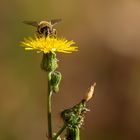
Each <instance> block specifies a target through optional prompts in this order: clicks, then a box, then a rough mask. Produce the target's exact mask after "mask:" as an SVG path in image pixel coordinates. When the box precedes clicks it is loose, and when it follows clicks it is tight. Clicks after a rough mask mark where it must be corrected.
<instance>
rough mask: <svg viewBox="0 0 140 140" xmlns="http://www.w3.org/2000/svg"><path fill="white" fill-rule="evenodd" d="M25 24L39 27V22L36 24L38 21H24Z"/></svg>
mask: <svg viewBox="0 0 140 140" xmlns="http://www.w3.org/2000/svg"><path fill="white" fill-rule="evenodd" d="M23 23H25V24H28V25H32V26H35V27H37V26H38V22H36V21H23Z"/></svg>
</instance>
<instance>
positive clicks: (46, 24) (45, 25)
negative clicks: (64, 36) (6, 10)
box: [23, 19, 61, 37]
mask: <svg viewBox="0 0 140 140" xmlns="http://www.w3.org/2000/svg"><path fill="white" fill-rule="evenodd" d="M60 21H61V19H53V20H50V21H40V22H36V21H23V23H25V24H28V25H31V26H34V27H37V31H36V32H37V36H38V37H41V36H43V35H45V36H46V37H47V36H48V35H49V36H53V37H56V35H57V32H56V29H54V28H53V27H54V25H56V24H57V23H58V22H60Z"/></svg>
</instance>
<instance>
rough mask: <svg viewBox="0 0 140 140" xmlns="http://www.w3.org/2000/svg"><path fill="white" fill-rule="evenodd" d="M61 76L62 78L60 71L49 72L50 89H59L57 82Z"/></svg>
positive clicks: (58, 82)
mask: <svg viewBox="0 0 140 140" xmlns="http://www.w3.org/2000/svg"><path fill="white" fill-rule="evenodd" d="M61 78H62V76H61V73H60V72H58V71H53V72H52V73H51V80H50V83H51V87H52V90H53V91H54V92H58V91H59V84H60V81H61Z"/></svg>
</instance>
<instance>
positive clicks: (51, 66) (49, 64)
mask: <svg viewBox="0 0 140 140" xmlns="http://www.w3.org/2000/svg"><path fill="white" fill-rule="evenodd" d="M57 67H58V65H57V59H56V54H54V53H51V52H50V53H47V54H43V58H42V62H41V68H42V69H43V70H45V71H54V70H55V69H56V68H57Z"/></svg>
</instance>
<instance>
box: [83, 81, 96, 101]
mask: <svg viewBox="0 0 140 140" xmlns="http://www.w3.org/2000/svg"><path fill="white" fill-rule="evenodd" d="M95 86H96V83H94V84H93V85H92V86H91V87H90V89H89V92H88V93H87V94H86V95H85V97H84V99H83V100H85V101H86V102H88V101H89V100H90V99H91V98H92V96H93V93H94V89H95Z"/></svg>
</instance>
